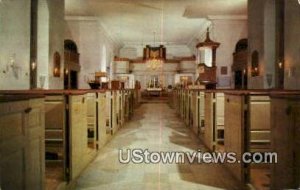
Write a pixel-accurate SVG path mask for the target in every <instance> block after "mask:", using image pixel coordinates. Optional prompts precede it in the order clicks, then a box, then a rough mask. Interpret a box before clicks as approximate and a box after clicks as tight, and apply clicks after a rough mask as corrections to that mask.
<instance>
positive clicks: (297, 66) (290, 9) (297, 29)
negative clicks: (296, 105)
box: [284, 0, 300, 89]
mask: <svg viewBox="0 0 300 190" xmlns="http://www.w3.org/2000/svg"><path fill="white" fill-rule="evenodd" d="M284 38H285V45H284V50H285V51H284V54H285V58H284V59H285V81H284V86H285V88H286V89H300V5H299V4H298V2H297V1H296V0H295V1H291V0H290V1H285V35H284Z"/></svg>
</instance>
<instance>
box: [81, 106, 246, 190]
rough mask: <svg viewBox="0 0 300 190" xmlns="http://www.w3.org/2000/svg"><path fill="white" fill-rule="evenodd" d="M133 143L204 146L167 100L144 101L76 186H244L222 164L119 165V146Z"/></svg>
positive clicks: (158, 147) (152, 147) (161, 189)
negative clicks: (161, 101)
mask: <svg viewBox="0 0 300 190" xmlns="http://www.w3.org/2000/svg"><path fill="white" fill-rule="evenodd" d="M134 148H139V149H142V150H145V149H148V150H149V151H151V152H152V151H163V152H171V151H189V152H192V151H197V150H199V149H200V150H201V151H202V152H203V151H205V147H204V146H203V144H201V143H200V142H199V140H198V139H197V138H196V137H195V136H194V135H193V134H192V132H191V130H190V129H188V128H187V127H186V126H185V125H184V123H183V122H182V121H181V120H180V118H178V117H177V115H176V113H175V111H174V110H173V109H171V108H170V107H169V106H168V105H167V104H165V103H146V104H142V105H141V106H140V107H139V108H138V109H137V110H135V116H134V118H133V119H132V120H131V121H130V122H128V123H127V124H126V125H125V126H124V127H123V128H122V129H120V131H118V133H117V134H116V135H115V137H114V138H113V139H112V140H111V141H110V142H109V143H108V144H107V145H106V146H105V147H104V148H103V149H102V150H101V151H100V153H99V155H98V157H97V158H96V159H95V161H94V162H93V163H91V164H90V165H89V167H88V168H87V169H86V170H85V171H84V172H83V174H82V175H81V176H80V178H79V179H78V181H77V185H76V189H78V190H80V189H84V190H92V189H95V190H96V189H97V190H98V189H118V190H119V189H128V190H135V189H149V190H150V189H151V190H155V189H157V190H167V189H199V190H200V189H203V190H206V189H207V190H216V189H230V190H234V189H240V188H238V187H237V182H236V181H235V180H234V179H232V178H231V177H230V175H229V174H228V172H227V171H226V170H225V169H224V168H223V166H222V165H219V164H204V163H202V164H199V163H184V164H176V163H171V164H163V163H159V164H145V163H143V164H134V163H128V164H121V163H120V162H119V155H118V154H119V149H122V150H127V149H134ZM123 156H124V155H123ZM125 157H126V156H125ZM125 157H124V158H125Z"/></svg>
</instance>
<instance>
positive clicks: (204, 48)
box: [196, 29, 220, 89]
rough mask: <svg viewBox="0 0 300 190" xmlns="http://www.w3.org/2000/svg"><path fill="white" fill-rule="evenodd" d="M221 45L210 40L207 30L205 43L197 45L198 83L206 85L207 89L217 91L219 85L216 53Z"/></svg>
mask: <svg viewBox="0 0 300 190" xmlns="http://www.w3.org/2000/svg"><path fill="white" fill-rule="evenodd" d="M219 46H220V43H218V42H214V41H212V40H211V39H210V36H209V29H207V33H206V39H205V41H204V42H201V43H199V44H197V46H196V48H197V49H198V52H197V63H198V66H197V69H198V71H197V72H198V74H199V76H198V79H197V80H196V83H198V84H201V85H205V87H206V89H215V88H216V84H217V67H216V51H217V48H218V47H219Z"/></svg>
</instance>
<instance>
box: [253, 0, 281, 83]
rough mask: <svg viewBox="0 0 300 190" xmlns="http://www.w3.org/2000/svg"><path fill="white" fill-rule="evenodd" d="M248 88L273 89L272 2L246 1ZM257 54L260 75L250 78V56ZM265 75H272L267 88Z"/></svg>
mask: <svg viewBox="0 0 300 190" xmlns="http://www.w3.org/2000/svg"><path fill="white" fill-rule="evenodd" d="M248 14H249V15H248V18H249V21H248V24H249V30H248V31H249V41H248V44H249V45H248V49H249V55H248V73H249V74H248V88H249V89H264V88H272V87H274V84H275V80H274V76H275V67H274V65H275V62H276V60H275V57H276V55H275V48H276V46H275V3H274V1H273V0H265V1H261V0H251V1H248ZM255 50H256V51H258V53H259V71H260V75H259V76H256V77H252V76H251V54H252V53H253V51H255ZM267 75H272V77H273V79H272V84H271V85H270V86H269V85H268V83H267V80H266V76H267Z"/></svg>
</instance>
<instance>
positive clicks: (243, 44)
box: [235, 39, 248, 53]
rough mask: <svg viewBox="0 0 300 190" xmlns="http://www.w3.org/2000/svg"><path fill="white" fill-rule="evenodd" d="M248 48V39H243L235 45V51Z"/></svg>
mask: <svg viewBox="0 0 300 190" xmlns="http://www.w3.org/2000/svg"><path fill="white" fill-rule="evenodd" d="M247 48H248V39H241V40H239V41H238V43H237V44H236V46H235V52H236V53H238V52H241V51H245V50H247Z"/></svg>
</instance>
